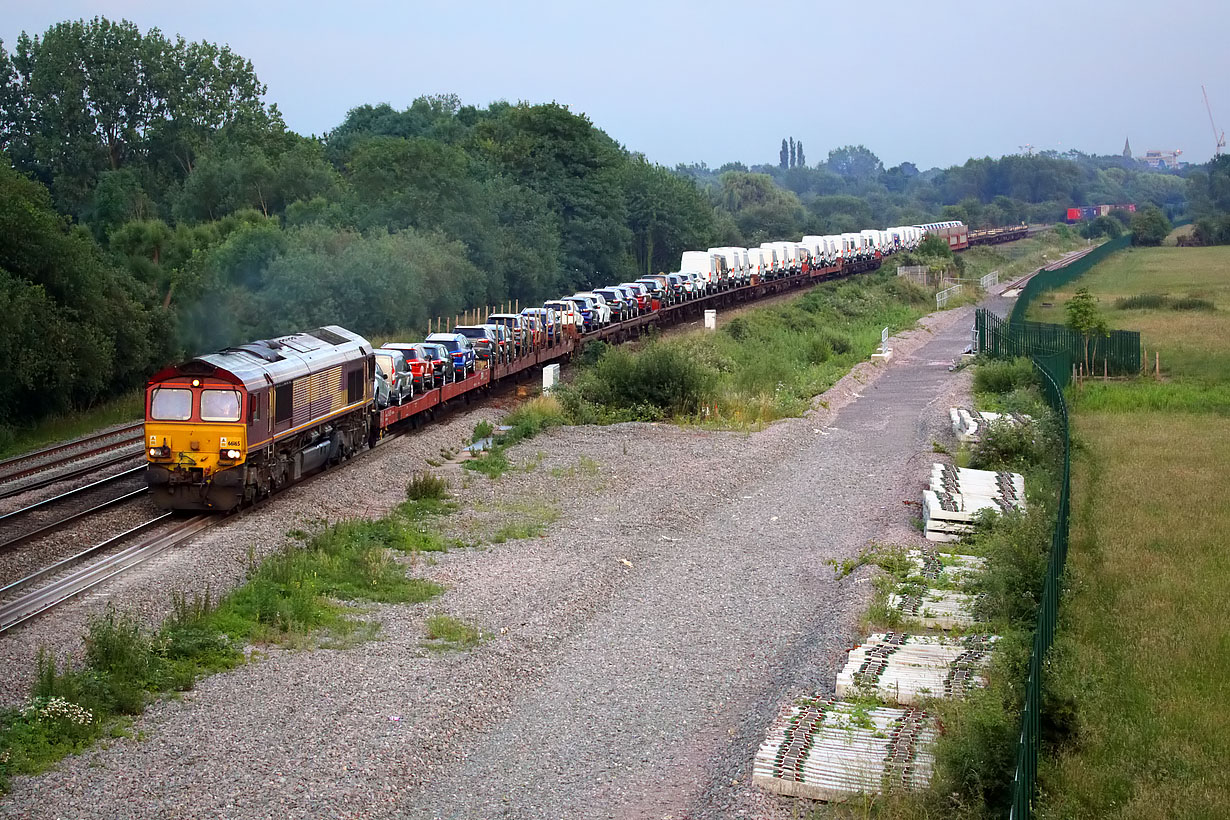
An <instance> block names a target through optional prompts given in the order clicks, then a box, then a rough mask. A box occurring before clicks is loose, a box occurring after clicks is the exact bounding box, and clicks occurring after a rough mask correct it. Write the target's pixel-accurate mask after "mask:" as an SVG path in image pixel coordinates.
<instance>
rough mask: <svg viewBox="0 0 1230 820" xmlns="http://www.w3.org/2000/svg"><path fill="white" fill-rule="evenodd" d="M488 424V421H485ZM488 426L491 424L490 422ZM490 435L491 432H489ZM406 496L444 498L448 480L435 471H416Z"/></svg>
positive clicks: (411, 497)
mask: <svg viewBox="0 0 1230 820" xmlns="http://www.w3.org/2000/svg"><path fill="white" fill-rule="evenodd" d="M483 423H484V424H487V422H483ZM487 426H488V427H490V426H491V425H490V424H488V425H487ZM474 431H475V435H477V434H478V428H477V427H475V428H474ZM488 435H490V434H488ZM406 498H408V499H410V500H411V501H423V500H426V499H432V500H443V499H445V498H448V480H447V479H445V478H444V477H443V476H438V475H436V474H435V473H415V474H414V476H413V477H412V478H411V479H410V481H409V483H408V484H406Z"/></svg>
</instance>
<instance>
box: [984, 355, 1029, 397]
mask: <svg viewBox="0 0 1230 820" xmlns="http://www.w3.org/2000/svg"><path fill="white" fill-rule="evenodd" d="M1036 384H1037V375H1036V374H1035V373H1034V366H1033V363H1032V362H1030V360H1029V359H1025V358H1020V359H1005V360H997V359H992V360H990V361H986V362H982V363H981V364H979V365H978V367H977V368H975V369H974V392H975V393H999V394H1005V393H1011V392H1012V391H1014V390H1017V389H1018V388H1022V387H1030V386H1034V385H1036Z"/></svg>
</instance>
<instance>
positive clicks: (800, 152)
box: [794, 140, 807, 168]
mask: <svg viewBox="0 0 1230 820" xmlns="http://www.w3.org/2000/svg"><path fill="white" fill-rule="evenodd" d="M794 147H795V150H796V151H797V152H798V160H799V161H798V162H797V163H795V166H794V167H796V168H806V167H807V160H806V159H804V158H803V140H799V141H798V142H797V143H795V146H794Z"/></svg>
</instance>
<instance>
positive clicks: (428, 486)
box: [406, 473, 448, 501]
mask: <svg viewBox="0 0 1230 820" xmlns="http://www.w3.org/2000/svg"><path fill="white" fill-rule="evenodd" d="M406 498H408V499H410V500H411V501H422V500H424V499H433V500H442V499H445V498H448V480H447V479H445V478H444V477H442V476H438V475H436V474H435V473H415V474H414V475H413V476H412V477H411V478H410V481H409V483H407V484H406Z"/></svg>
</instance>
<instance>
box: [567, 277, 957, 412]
mask: <svg viewBox="0 0 1230 820" xmlns="http://www.w3.org/2000/svg"><path fill="white" fill-rule="evenodd" d="M931 298H932V294H931V291H928V290H924V289H922V288H920V287H918V286H917V285H914V284H913V283H911V282H909V281H907V280H905V279H903V278H900V277H897V276H895V275H894V274H893V273H892V272H889V271H880V272H879V273H876V274H872V275H868V276H863V277H860V278H859V280H858V281H857V282H841V283H829V284H825V285H821V286H820V287H817V288H814V289H813V290H811V291H809V292H808V293H806V294H804V295H803V296H801V297H799V298H798V299H795V300H792V301H791V302H789V303H787V304H783V305H777V306H772V307H764V308H757V309H754V310H750V311H748V312H746V313H744V314H743V315H741V316H738V317H736V318H735V319H732V320H731V321H729V322H727V323H726V324H725V325H724V326H723V327H722V329H721V330H720V331H718V332H716V333H713V332H703V331H701V332H696V333H689V334H686V335H683V336H677V337H672V338H669V339H651V340H649V341H648V342H646V343H644V344H643V345H640V346H639V347H638V348H637V349H627V348H610V349H605V350H602V351H601V353H600V355H599V356H598V357H597V359H596V361H595V362H593V363H592V364H591V365H589V366H582V367H581V368H580V369H579V371H578V373H577V375H576V377H575V379H574V380H573V382H572V383H571V384H570V385H567V386H565V387H564V388H562V389H561V390H560V391H559V401H560V404H561V405H562V406H563V407H564V408H565V409H566V411H567V413H568V416H569V417H570V418H571V419H572V420H573V421H575V422H576V423H609V422H617V421H634V420H658V419H664V418H672V419H675V420H679V421H688V422H697V423H710V424H717V425H722V426H736V427H740V426H753V425H762V424H766V423H768V422H771V421H773V420H775V419H779V418H784V417H787V416H797V415H800V414H801V413H802V412H803V411H805V410H806V409H807V408H808V406H810V402H811V401H812V399H813V398H814V397H815V396H817V395H819V394H820V393H823V392H824V391H825V390H826V389H828V388H829V387H830V386H831V385H832V384H833V383H834V382H835V381H836V380H837V379H838V378H840V377H841V376H842V375H844V374H845V373H846V372H847V371H848V370H849V369H850V367H851V366H853V365H854V364H855V363H856V362H859V361H862V360H864V359H866V358H867V356H868V355H870V353H871V352H872V351H874V350H875V347H876V345H877V344H879V341H880V330H881V329H882V328H883V327H885V326H888V327H889V328H890V330H900V329H902V328H905V327H908V326H910V325H911V324H913V323H914V321H916V320H917V319H918V317H920V316H922V315H923V314H925V313H926V312H927V309H928V308H929V307H930V305H932V304H933V303H932V302H931Z"/></svg>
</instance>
